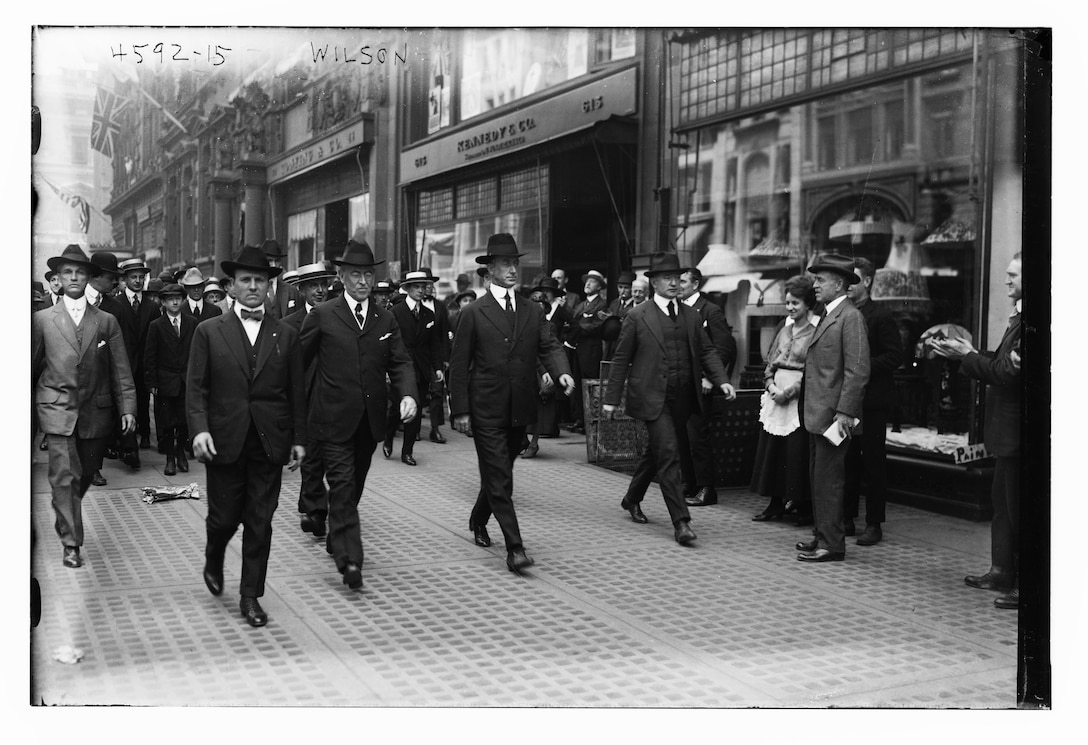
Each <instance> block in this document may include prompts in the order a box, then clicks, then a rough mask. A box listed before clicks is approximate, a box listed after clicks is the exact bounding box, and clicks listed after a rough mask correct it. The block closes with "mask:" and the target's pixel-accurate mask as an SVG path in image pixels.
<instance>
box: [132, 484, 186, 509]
mask: <svg viewBox="0 0 1088 745" xmlns="http://www.w3.org/2000/svg"><path fill="white" fill-rule="evenodd" d="M140 491H142V492H143V493H144V496H143V501H144V502H146V503H147V504H155V503H156V502H168V501H170V500H172V499H200V491H199V490H198V489H197V488H196V482H195V481H194V482H193V483H191V484H189V485H188V486H144V487H141V488H140Z"/></svg>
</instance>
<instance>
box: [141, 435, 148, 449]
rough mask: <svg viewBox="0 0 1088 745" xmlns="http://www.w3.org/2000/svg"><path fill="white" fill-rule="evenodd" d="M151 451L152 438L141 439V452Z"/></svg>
mask: <svg viewBox="0 0 1088 745" xmlns="http://www.w3.org/2000/svg"><path fill="white" fill-rule="evenodd" d="M150 449H151V438H150V437H141V438H140V450H150Z"/></svg>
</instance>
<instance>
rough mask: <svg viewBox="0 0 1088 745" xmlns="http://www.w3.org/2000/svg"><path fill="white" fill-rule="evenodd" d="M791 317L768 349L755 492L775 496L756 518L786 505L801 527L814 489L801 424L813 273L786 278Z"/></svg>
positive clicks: (776, 514)
mask: <svg viewBox="0 0 1088 745" xmlns="http://www.w3.org/2000/svg"><path fill="white" fill-rule="evenodd" d="M785 290H786V312H787V316H786V318H785V319H783V321H782V323H781V324H779V326H778V329H777V332H776V333H775V337H774V341H773V342H772V343H771V346H770V348H769V349H768V350H767V357H766V359H767V367H766V369H765V370H764V372H763V387H764V389H765V390H764V393H763V398H762V401H761V407H760V412H759V421H760V422H761V423H762V424H763V430H762V431H761V432H760V433H759V445H758V447H757V448H756V459H755V467H754V469H753V472H752V486H751V488H752V491H754V492H758V493H759V494H761V495H763V496H765V497H766V496H769V497H770V498H771V501H770V504H768V505H767V507H766V509H764V510H763V512H760V513H759V514H758V515H756V516H755V517H753V518H752V519H753V520H755V521H756V522H764V521H766V520H777V519H778V518H780V517H782V516H783V515H785V514H786V513H787V507H786V505H787V504H790V503H792V505H791V508H794V509H796V511H797V522H796V524H797V525H798V526H802V525H811V524H812V494H811V489H810V488H809V474H808V470H809V458H808V433H806V432H805V430H804V428H803V427H801V422H800V418H799V416H798V413H797V396H798V394H800V392H801V377H802V375H803V372H804V369H805V356H806V354H807V352H808V345H809V344H810V343H811V342H812V336H813V334H814V333H815V332H816V325H817V324H818V323H819V322H820V317H819V315H818V314H816V313H814V312H813V309H814V308H815V306H816V293H815V290H814V288H813V284H812V280H811V279H810V278H808V277H801V276H798V277H793V278H791V279H789V280H788V281H787V282H786V286H785Z"/></svg>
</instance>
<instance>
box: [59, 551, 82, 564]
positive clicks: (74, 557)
mask: <svg viewBox="0 0 1088 745" xmlns="http://www.w3.org/2000/svg"><path fill="white" fill-rule="evenodd" d="M61 563H62V564H64V566H66V567H68V568H69V569H78V568H79V567H81V566H83V557H82V556H80V555H79V546H65V547H64V558H63V559H62V560H61Z"/></svg>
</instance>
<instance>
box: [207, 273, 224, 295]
mask: <svg viewBox="0 0 1088 745" xmlns="http://www.w3.org/2000/svg"><path fill="white" fill-rule="evenodd" d="M209 292H222V293H223V294H224V295H226V294H227V293H226V292H223V288H222V287H220V286H219V280H217V279H215V278H214V277H213V278H211V279H209V280H208V282H207V284H205V285H204V294H205V295H207V294H208V293H209Z"/></svg>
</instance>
